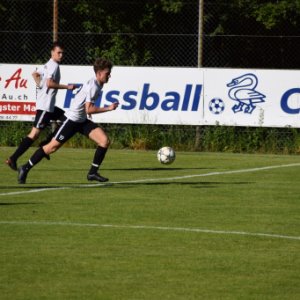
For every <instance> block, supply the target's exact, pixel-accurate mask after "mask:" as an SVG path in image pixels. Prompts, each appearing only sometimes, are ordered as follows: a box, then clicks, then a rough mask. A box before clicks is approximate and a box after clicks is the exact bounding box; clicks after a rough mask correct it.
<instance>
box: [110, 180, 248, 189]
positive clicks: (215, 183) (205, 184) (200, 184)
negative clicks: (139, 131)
mask: <svg viewBox="0 0 300 300" xmlns="http://www.w3.org/2000/svg"><path fill="white" fill-rule="evenodd" d="M246 184H253V182H249V181H238V182H232V181H230V182H220V181H201V182H194V181H193V182H192V181H184V182H183V181H165V182H164V181H155V182H118V183H113V182H112V183H107V184H106V185H107V186H114V187H120V188H122V187H126V188H127V187H128V188H131V187H135V186H137V185H140V186H142V185H145V186H164V185H165V186H167V185H187V186H193V187H196V188H214V187H217V186H223V185H246Z"/></svg>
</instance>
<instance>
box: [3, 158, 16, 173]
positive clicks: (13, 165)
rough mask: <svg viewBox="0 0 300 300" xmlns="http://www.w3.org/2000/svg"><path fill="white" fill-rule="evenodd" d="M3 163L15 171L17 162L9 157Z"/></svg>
mask: <svg viewBox="0 0 300 300" xmlns="http://www.w3.org/2000/svg"><path fill="white" fill-rule="evenodd" d="M5 163H6V164H7V165H8V166H9V167H10V168H11V169H12V170H14V171H17V170H18V168H17V162H16V161H15V160H13V159H11V158H8V159H7V160H6V161H5Z"/></svg>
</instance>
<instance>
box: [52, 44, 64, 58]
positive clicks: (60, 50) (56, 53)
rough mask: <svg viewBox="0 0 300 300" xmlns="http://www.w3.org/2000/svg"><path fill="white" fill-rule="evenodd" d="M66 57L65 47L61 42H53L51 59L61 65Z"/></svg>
mask: <svg viewBox="0 0 300 300" xmlns="http://www.w3.org/2000/svg"><path fill="white" fill-rule="evenodd" d="M63 55H64V45H63V44H62V43H60V42H57V41H56V42H53V44H52V47H51V58H52V59H53V60H54V61H56V62H57V63H60V62H61V60H62V58H63Z"/></svg>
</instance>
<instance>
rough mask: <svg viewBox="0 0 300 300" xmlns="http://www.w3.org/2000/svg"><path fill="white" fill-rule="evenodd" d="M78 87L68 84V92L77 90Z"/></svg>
mask: <svg viewBox="0 0 300 300" xmlns="http://www.w3.org/2000/svg"><path fill="white" fill-rule="evenodd" d="M77 87H78V86H77V85H76V84H68V90H75V89H76V88H77Z"/></svg>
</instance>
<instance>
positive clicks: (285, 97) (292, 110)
mask: <svg viewBox="0 0 300 300" xmlns="http://www.w3.org/2000/svg"><path fill="white" fill-rule="evenodd" d="M293 94H300V89H299V88H294V89H290V90H288V91H286V92H285V93H284V94H283V95H282V97H281V103H280V104H281V109H282V110H283V111H284V112H286V113H288V114H292V115H295V114H299V113H300V108H290V107H289V103H288V101H289V97H290V96H291V95H293ZM299 96H300V95H299Z"/></svg>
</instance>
